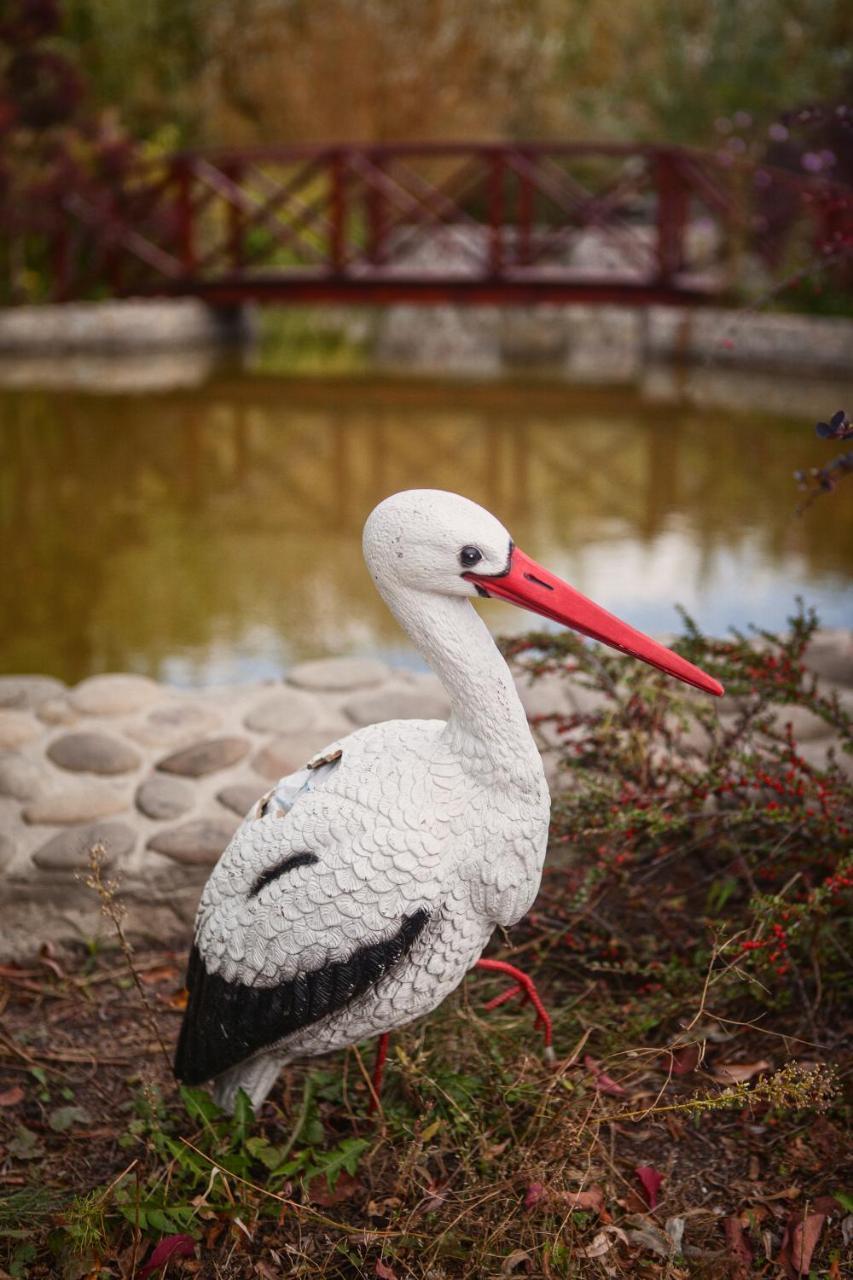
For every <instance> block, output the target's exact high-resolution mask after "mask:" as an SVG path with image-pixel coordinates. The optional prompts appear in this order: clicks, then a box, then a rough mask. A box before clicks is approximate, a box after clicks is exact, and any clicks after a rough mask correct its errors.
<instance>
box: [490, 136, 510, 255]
mask: <svg viewBox="0 0 853 1280" xmlns="http://www.w3.org/2000/svg"><path fill="white" fill-rule="evenodd" d="M505 163H506V157H505V156H504V153H503V151H495V152H494V154H493V155H492V165H491V169H490V171H489V267H490V269H491V274H492V275H493V276H499V275H500V274H501V271H502V270H503V220H504V168H505Z"/></svg>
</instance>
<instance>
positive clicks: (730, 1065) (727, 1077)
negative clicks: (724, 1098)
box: [711, 1058, 771, 1084]
mask: <svg viewBox="0 0 853 1280" xmlns="http://www.w3.org/2000/svg"><path fill="white" fill-rule="evenodd" d="M770 1070H771V1064H770V1063H769V1062H768V1061H767V1060H766V1058H762V1059H761V1060H760V1061H759V1062H721V1063H719V1065H718V1066H716V1067H714V1070H713V1071H712V1072H711V1075H712V1076H713V1077H714V1079H715V1080H719V1082H720V1084H743V1083H744V1082H745V1081H747V1080H751V1079H752V1077H753V1076H757V1075H760V1073H761V1072H762V1071H770Z"/></svg>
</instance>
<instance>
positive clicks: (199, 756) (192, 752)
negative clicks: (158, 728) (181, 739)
mask: <svg viewBox="0 0 853 1280" xmlns="http://www.w3.org/2000/svg"><path fill="white" fill-rule="evenodd" d="M250 745H251V744H250V743H249V741H248V740H247V739H246V738H234V737H227V738H207V739H205V740H204V741H203V742H194V743H193V744H192V746H189V747H184V748H183V750H182V751H175V752H173V754H172V755H170V756H166V757H165V759H163V760H160V761H158V763H157V768H158V769H159V770H160V771H161V772H162V773H177V774H180V775H181V776H182V777H186V778H201V777H204V775H205V774H207V773H218V772H219V770H220V769H227V768H228V767H229V766H230V765H232V764H237V762H238V761H239V760H242V759H243V756H245V755H246V754H247V753H248V751H249V748H250Z"/></svg>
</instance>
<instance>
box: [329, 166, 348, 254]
mask: <svg viewBox="0 0 853 1280" xmlns="http://www.w3.org/2000/svg"><path fill="white" fill-rule="evenodd" d="M344 165H345V155H344V152H342V151H335V152H334V153H333V155H332V157H331V166H330V169H329V184H330V191H329V214H330V219H331V225H330V228H329V258H330V265H331V268H332V270H333V272H334V273H335V275H336V276H337V275H341V274H342V273H343V269H344V256H345V244H346V237H345V231H346V227H345V224H346V173H345V169H344Z"/></svg>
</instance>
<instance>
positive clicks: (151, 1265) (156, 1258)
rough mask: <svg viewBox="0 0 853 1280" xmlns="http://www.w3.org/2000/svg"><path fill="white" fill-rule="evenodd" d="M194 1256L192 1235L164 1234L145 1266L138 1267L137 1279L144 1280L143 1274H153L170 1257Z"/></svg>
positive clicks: (163, 1265)
mask: <svg viewBox="0 0 853 1280" xmlns="http://www.w3.org/2000/svg"><path fill="white" fill-rule="evenodd" d="M194 1257H195V1240H193V1238H192V1236H166V1237H165V1239H163V1240H161V1241H160V1243H159V1244H158V1245H155V1247H154V1251H153V1252H152V1254H151V1257H150V1258H149V1259H148V1261H147V1262H146V1264H145V1266H144V1267H142V1268H140V1271H139V1280H145V1276H150V1275H153V1274H154V1272H155V1271H159V1270H160V1269H161V1268H162V1267H165V1265H166V1263H167V1262H169V1261H170V1260H171V1259H172V1258H194Z"/></svg>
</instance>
